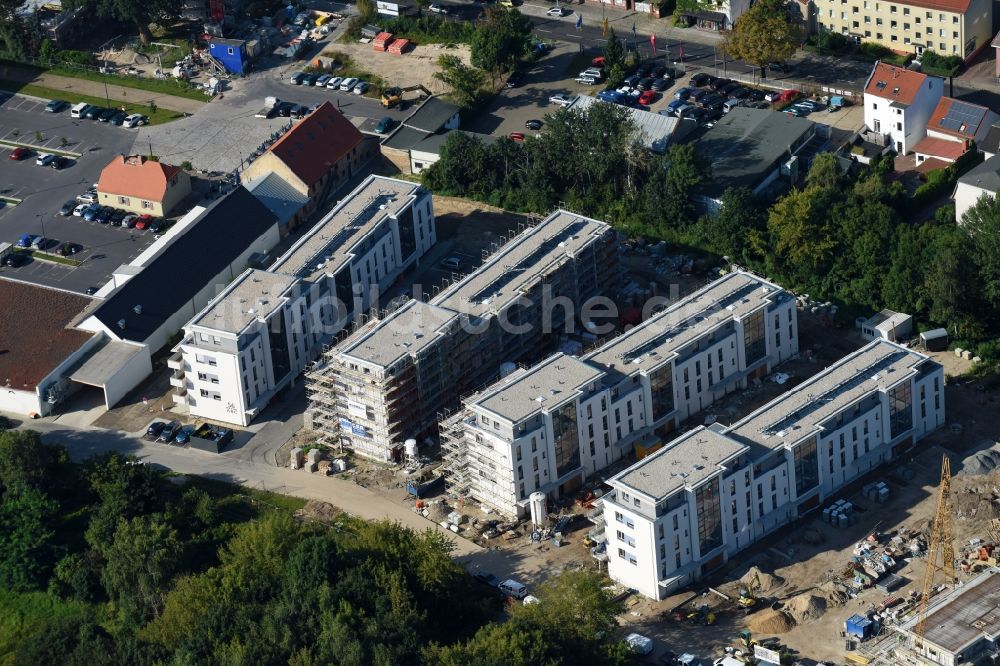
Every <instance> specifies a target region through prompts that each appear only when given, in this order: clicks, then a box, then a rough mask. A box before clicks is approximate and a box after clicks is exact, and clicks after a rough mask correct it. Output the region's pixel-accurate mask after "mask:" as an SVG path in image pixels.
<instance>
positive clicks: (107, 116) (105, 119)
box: [97, 109, 118, 123]
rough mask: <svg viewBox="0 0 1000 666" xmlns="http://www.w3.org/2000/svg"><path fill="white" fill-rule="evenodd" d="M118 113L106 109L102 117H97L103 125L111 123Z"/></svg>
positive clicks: (102, 112)
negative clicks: (112, 117)
mask: <svg viewBox="0 0 1000 666" xmlns="http://www.w3.org/2000/svg"><path fill="white" fill-rule="evenodd" d="M116 113H118V112H117V111H115V110H114V109H104V110H103V111H101V115H99V116H97V119H98V120H99V121H100V122H102V123H106V122H109V121H110V120H111V116H113V115H115V114H116Z"/></svg>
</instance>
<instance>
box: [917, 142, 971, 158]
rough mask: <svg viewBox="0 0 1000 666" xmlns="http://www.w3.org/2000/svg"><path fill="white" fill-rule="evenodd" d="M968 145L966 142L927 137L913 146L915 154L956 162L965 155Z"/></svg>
mask: <svg viewBox="0 0 1000 666" xmlns="http://www.w3.org/2000/svg"><path fill="white" fill-rule="evenodd" d="M965 149H966V145H965V142H964V141H949V140H948V139H936V138H934V137H932V136H928V137H925V138H923V139H921V140H920V143H918V144H917V145H915V146H913V152H915V153H919V154H921V155H931V156H932V157H940V158H941V159H944V160H948V161H950V162H954V161H955V160H957V159H958V158H959V157H961V156H962V155H963V154H964V153H965Z"/></svg>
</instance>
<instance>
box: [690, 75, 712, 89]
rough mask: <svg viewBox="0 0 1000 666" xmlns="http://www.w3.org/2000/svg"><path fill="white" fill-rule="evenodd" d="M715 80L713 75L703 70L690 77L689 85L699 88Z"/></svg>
mask: <svg viewBox="0 0 1000 666" xmlns="http://www.w3.org/2000/svg"><path fill="white" fill-rule="evenodd" d="M714 80H715V77H714V76H712V75H711V74H706V73H705V72H698V73H697V74H695V75H694V76H692V77H691V85H693V86H695V87H697V88H701V87H703V86H707V85H710V84H711V83H712V82H713V81H714Z"/></svg>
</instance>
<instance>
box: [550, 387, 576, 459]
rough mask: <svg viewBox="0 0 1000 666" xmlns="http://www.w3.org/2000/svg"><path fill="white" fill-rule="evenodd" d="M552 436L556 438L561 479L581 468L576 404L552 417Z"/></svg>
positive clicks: (556, 451)
mask: <svg viewBox="0 0 1000 666" xmlns="http://www.w3.org/2000/svg"><path fill="white" fill-rule="evenodd" d="M552 434H553V436H554V437H555V441H554V442H553V448H554V449H555V454H556V474H557V475H558V476H560V477H561V476H562V475H563V474H566V473H567V472H569V471H570V470H573V469H576V468H577V467H579V466H580V446H579V443H578V441H577V428H576V403H572V402H571V403H570V404H568V405H566V406H565V407H563V408H561V409H560V410H559V411H557V412H556V413H555V414H553V415H552Z"/></svg>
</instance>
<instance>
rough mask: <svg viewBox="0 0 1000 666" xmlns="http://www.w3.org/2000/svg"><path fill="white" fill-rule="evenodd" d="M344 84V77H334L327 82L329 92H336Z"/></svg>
mask: <svg viewBox="0 0 1000 666" xmlns="http://www.w3.org/2000/svg"><path fill="white" fill-rule="evenodd" d="M343 82H344V77H342V76H334V77H333V78H331V79H330V80H329V81H327V82H326V87H327V90H336V89H337V88H339V87H340V84H341V83H343Z"/></svg>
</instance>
